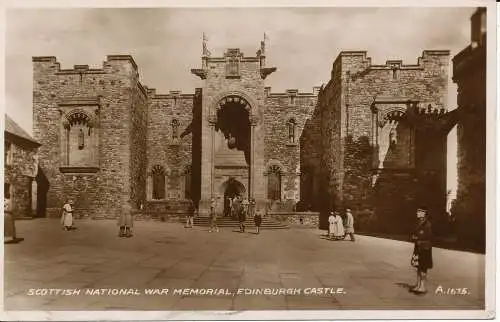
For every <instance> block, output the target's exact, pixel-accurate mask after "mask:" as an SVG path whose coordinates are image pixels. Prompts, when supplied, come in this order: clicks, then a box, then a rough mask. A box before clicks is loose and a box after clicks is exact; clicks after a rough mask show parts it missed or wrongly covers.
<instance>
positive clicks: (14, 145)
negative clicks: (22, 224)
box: [4, 138, 37, 218]
mask: <svg viewBox="0 0 500 322" xmlns="http://www.w3.org/2000/svg"><path fill="white" fill-rule="evenodd" d="M5 142H10V143H11V151H12V152H11V155H12V156H11V159H10V163H8V164H4V183H7V184H9V185H10V206H11V208H10V210H11V213H12V215H13V216H14V217H15V218H19V217H25V216H32V215H35V214H33V213H32V211H31V200H32V199H31V187H32V182H33V180H34V179H35V178H34V177H35V175H36V161H35V158H36V153H37V148H36V147H34V146H31V144H29V145H26V144H22V143H21V144H20V143H19V142H14V141H13V140H9V139H7V138H6V139H5ZM4 187H5V185H4ZM7 193H8V192H7V191H4V195H7Z"/></svg>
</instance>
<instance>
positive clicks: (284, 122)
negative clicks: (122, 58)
mask: <svg viewBox="0 0 500 322" xmlns="http://www.w3.org/2000/svg"><path fill="white" fill-rule="evenodd" d="M292 95H293V96H292ZM292 97H293V98H292ZM316 98H317V97H316V96H315V95H314V94H313V93H298V92H297V91H294V90H290V91H288V93H283V94H277V93H272V94H268V96H267V99H266V109H265V112H264V128H265V136H264V144H265V156H264V162H265V164H266V170H267V167H269V166H271V165H278V166H280V167H281V168H282V169H281V171H282V174H281V179H282V180H281V185H282V187H281V188H282V191H281V196H282V203H283V205H276V206H277V207H278V208H279V207H281V208H283V207H286V203H287V202H288V203H290V204H292V205H293V204H295V203H296V202H297V201H298V200H300V177H301V169H300V144H299V139H300V136H301V135H302V130H303V128H304V126H305V123H306V120H307V119H308V118H309V117H310V115H311V113H312V110H313V109H314V106H315V104H316ZM292 119H293V120H294V121H295V131H294V132H295V133H294V134H293V137H294V139H293V140H290V137H289V136H290V133H289V131H290V129H289V126H288V122H289V121H290V120H292ZM265 173H266V174H267V171H266V172H265ZM266 187H267V185H266ZM266 193H267V190H266Z"/></svg>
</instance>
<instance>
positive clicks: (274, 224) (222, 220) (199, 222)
mask: <svg viewBox="0 0 500 322" xmlns="http://www.w3.org/2000/svg"><path fill="white" fill-rule="evenodd" d="M194 225H195V226H199V227H209V226H210V221H209V218H208V217H204V216H203V217H202V216H198V217H196V218H195V219H194ZM217 226H219V227H232V228H239V226H240V224H239V222H238V221H237V220H234V219H232V218H231V217H218V218H217ZM245 226H246V228H247V229H254V228H255V223H254V221H253V218H247V219H246V221H245ZM288 228H290V227H289V226H288V225H285V224H282V223H280V222H278V221H276V220H272V219H269V218H266V217H263V218H262V223H261V225H260V229H288Z"/></svg>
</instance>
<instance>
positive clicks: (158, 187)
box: [151, 165, 166, 200]
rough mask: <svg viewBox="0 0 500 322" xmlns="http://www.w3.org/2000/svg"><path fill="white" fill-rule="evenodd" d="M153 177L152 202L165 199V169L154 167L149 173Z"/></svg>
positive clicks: (158, 166) (159, 166)
mask: <svg viewBox="0 0 500 322" xmlns="http://www.w3.org/2000/svg"><path fill="white" fill-rule="evenodd" d="M151 175H152V177H153V200H162V199H165V192H166V191H165V169H164V168H163V167H162V166H161V165H155V166H154V167H153V169H152V171H151Z"/></svg>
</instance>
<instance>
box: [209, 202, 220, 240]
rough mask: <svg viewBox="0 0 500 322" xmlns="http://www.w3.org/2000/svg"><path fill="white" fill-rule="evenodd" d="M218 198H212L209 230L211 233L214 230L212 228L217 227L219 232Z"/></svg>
mask: <svg viewBox="0 0 500 322" xmlns="http://www.w3.org/2000/svg"><path fill="white" fill-rule="evenodd" d="M216 209H217V200H216V199H215V197H212V199H210V229H209V230H208V232H209V233H211V232H212V229H213V228H215V230H216V231H217V232H219V227H217V211H216Z"/></svg>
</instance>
